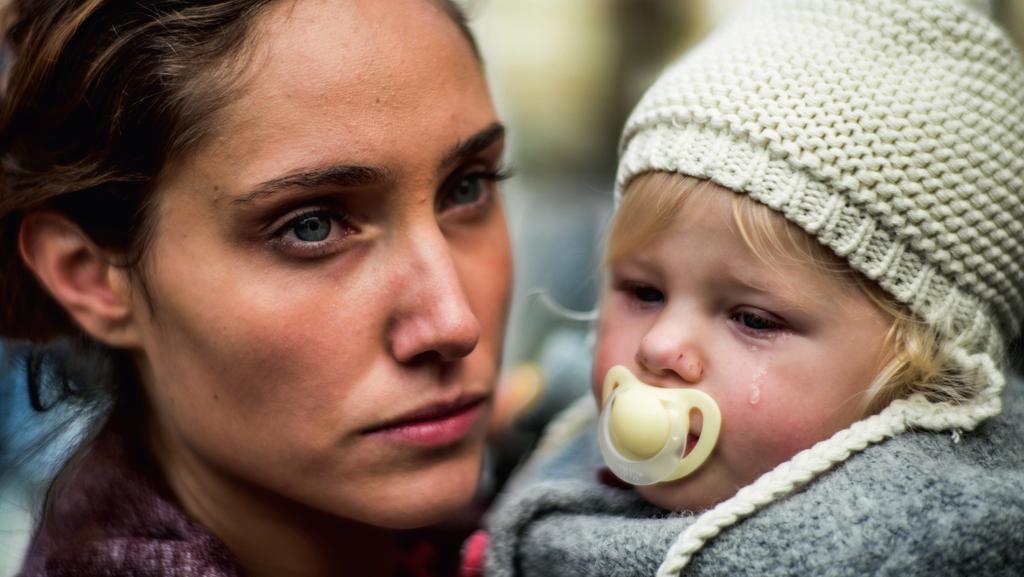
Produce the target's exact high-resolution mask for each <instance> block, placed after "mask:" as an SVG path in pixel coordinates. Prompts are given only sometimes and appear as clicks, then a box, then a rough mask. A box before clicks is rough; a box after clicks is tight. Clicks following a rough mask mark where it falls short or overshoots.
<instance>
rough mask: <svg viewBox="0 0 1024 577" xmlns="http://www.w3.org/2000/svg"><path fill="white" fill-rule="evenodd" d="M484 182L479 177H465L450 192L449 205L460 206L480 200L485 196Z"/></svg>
mask: <svg viewBox="0 0 1024 577" xmlns="http://www.w3.org/2000/svg"><path fill="white" fill-rule="evenodd" d="M483 194H484V191H483V183H481V182H480V179H479V178H464V179H462V180H460V181H459V183H458V184H456V185H455V188H454V189H452V191H451V193H449V194H448V198H447V201H448V205H449V206H459V205H470V204H474V203H476V202H477V201H479V200H480V197H481V196H483Z"/></svg>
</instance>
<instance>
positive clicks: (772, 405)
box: [593, 187, 890, 511]
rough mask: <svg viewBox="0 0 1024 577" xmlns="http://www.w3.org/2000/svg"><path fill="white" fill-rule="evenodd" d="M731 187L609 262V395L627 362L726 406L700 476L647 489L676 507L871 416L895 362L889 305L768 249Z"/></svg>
mask: <svg viewBox="0 0 1024 577" xmlns="http://www.w3.org/2000/svg"><path fill="white" fill-rule="evenodd" d="M732 194H733V193H732V192H730V191H728V190H726V189H721V188H717V187H714V188H712V189H710V190H708V189H705V190H704V191H701V193H700V197H693V198H691V199H688V200H687V201H686V202H685V204H684V206H683V207H682V210H680V211H679V214H678V215H677V216H676V217H675V220H674V221H673V222H672V225H671V226H670V227H669V228H668V229H666V230H665V231H663V232H661V233H659V234H657V235H656V236H655V237H654V238H652V239H651V241H650V242H649V243H647V244H646V245H645V246H643V247H641V248H640V249H639V250H636V251H634V252H632V253H629V254H626V255H625V256H624V257H623V258H620V259H618V260H617V261H616V262H613V263H611V264H610V265H609V273H610V274H609V281H608V282H609V285H608V286H607V287H606V290H605V295H604V298H603V300H602V303H601V318H600V325H599V329H598V342H597V354H596V357H595V360H594V377H593V385H594V393H595V395H596V396H597V397H598V402H600V394H601V392H600V385H601V382H602V379H603V378H604V375H605V373H606V372H607V371H608V369H609V368H611V367H613V366H615V365H619V364H621V365H625V366H626V367H628V368H629V369H631V370H632V371H633V372H634V373H635V374H636V376H637V377H639V378H640V379H641V380H643V381H644V382H646V383H648V384H650V385H655V386H661V387H697V388H699V389H700V390H703V391H704V392H706V393H708V394H709V395H711V396H712V397H713V398H714V399H715V401H716V402H717V403H718V405H719V407H720V409H721V412H722V431H721V435H720V437H719V440H718V444H717V445H716V448H715V450H714V452H713V453H712V454H711V457H710V458H709V459H708V460H707V461H706V462H705V463H704V465H703V466H702V467H701V468H700V469H698V470H697V472H695V473H693V474H692V475H690V476H688V477H685V478H683V479H680V480H678V481H673V482H669V483H661V484H656V485H650V486H644V487H638V488H637V490H638V491H639V492H640V494H641V495H642V496H643V497H644V498H646V499H647V500H648V501H650V502H651V503H653V504H655V505H658V506H660V507H663V508H666V509H672V510H687V511H700V510H703V509H707V508H709V507H712V506H714V505H715V504H717V503H719V502H721V501H723V500H725V499H727V498H729V497H731V496H732V495H733V494H735V493H736V491H737V490H738V489H739V488H740V487H742V486H744V485H747V484H749V483H751V482H752V481H754V480H755V479H756V478H757V477H758V476H760V475H761V474H762V473H765V472H767V471H769V470H771V469H772V468H774V467H775V466H776V465H778V464H779V463H782V462H783V461H786V460H788V459H789V458H790V457H792V456H793V455H794V454H796V453H797V452H799V451H801V450H803V449H806V448H808V447H810V446H812V445H813V444H814V443H816V442H818V441H821V440H823V439H826V438H828V437H829V436H831V435H832V434H833V433H835V432H837V431H839V430H841V429H843V428H845V427H847V426H849V425H850V424H851V423H853V422H854V421H856V420H858V419H859V418H861V417H862V416H863V414H864V410H865V404H866V403H865V401H866V399H865V392H866V390H867V388H868V386H869V385H870V383H871V381H872V380H873V378H874V377H875V375H876V374H877V372H878V371H879V369H880V368H881V365H882V364H883V362H884V360H885V355H884V350H883V349H884V345H883V343H884V340H885V335H886V332H887V330H888V328H889V325H890V320H889V318H888V317H887V316H886V315H885V313H883V312H882V311H881V310H879V309H878V308H877V307H876V306H875V305H874V304H873V303H872V302H871V300H870V299H869V298H868V297H866V296H865V295H864V294H863V293H862V292H861V291H859V290H858V289H857V288H856V287H855V286H854V284H853V282H852V281H849V280H843V279H841V277H838V276H833V275H831V274H829V273H825V272H822V271H821V270H819V269H815V268H814V267H813V265H811V264H805V263H803V262H789V261H786V262H785V263H781V264H780V263H773V264H768V263H766V262H764V261H763V260H762V259H760V258H758V257H757V256H756V255H755V254H754V253H753V252H752V251H751V250H750V248H749V247H748V245H747V244H746V243H745V242H744V240H743V238H742V236H741V235H740V233H739V231H738V230H737V227H736V224H735V222H734V220H733V215H732V202H731V196H732ZM777 218H780V219H781V217H777ZM695 415H696V414H695ZM699 423H700V417H698V416H695V417H694V418H693V423H691V427H692V428H693V429H694V430H695V429H696V427H699ZM691 444H692V443H691Z"/></svg>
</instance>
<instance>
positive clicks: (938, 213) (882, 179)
mask: <svg viewBox="0 0 1024 577" xmlns="http://www.w3.org/2000/svg"><path fill="white" fill-rule="evenodd" d="M741 10H742V12H741V13H740V14H739V15H737V16H736V17H735V18H734V19H733V20H732V21H731V22H730V23H729V24H727V25H726V26H725V27H724V28H723V29H721V30H719V31H718V32H717V33H716V34H714V35H713V36H712V37H711V38H710V39H709V40H707V41H705V42H704V43H703V44H702V45H701V46H700V47H699V48H698V49H696V50H695V51H693V52H692V53H691V54H690V55H688V56H686V57H684V58H683V59H682V60H681V61H680V62H679V63H677V64H676V65H675V66H673V67H671V68H670V69H669V70H668V71H666V72H665V73H664V74H663V75H662V77H661V78H660V79H659V80H658V81H657V83H655V85H654V86H653V87H652V88H651V89H650V90H649V91H648V92H647V94H646V95H645V96H644V98H643V99H642V101H641V102H640V104H639V105H638V107H637V109H636V110H635V111H634V113H633V115H632V116H631V118H630V120H629V122H628V123H627V126H626V129H625V134H624V136H623V141H622V157H621V160H620V166H619V176H618V184H617V194H618V198H617V200H618V205H617V212H616V214H615V217H614V220H613V222H612V225H611V229H610V232H609V234H608V239H607V247H606V254H605V265H606V272H607V274H606V277H607V282H606V286H605V288H604V292H603V296H602V299H601V304H600V311H599V312H600V317H599V319H600V320H599V324H598V329H597V344H596V350H595V355H594V363H593V369H594V370H593V389H594V397H595V398H596V401H597V403H596V406H597V407H598V408H599V410H600V411H599V415H595V411H594V409H593V407H594V406H595V403H594V402H593V401H592V400H587V401H586V404H578V405H576V406H574V407H572V408H570V409H569V411H567V413H566V414H565V415H564V416H563V417H562V418H560V419H559V420H558V421H556V422H555V423H554V424H553V425H552V426H551V428H550V430H549V433H548V435H547V438H546V440H545V441H544V442H542V445H541V447H540V449H539V450H538V452H537V454H536V455H535V456H534V457H533V459H532V462H531V463H529V464H528V465H527V467H526V468H525V470H524V471H523V472H522V473H521V474H520V476H519V477H518V478H517V479H516V480H515V481H514V482H513V483H512V488H511V489H510V491H509V492H508V493H507V494H506V495H505V497H504V498H503V500H502V501H501V504H500V505H499V507H498V510H497V513H496V514H495V516H494V517H493V519H492V524H491V544H490V549H489V552H488V555H487V561H486V563H487V574H488V575H492V576H495V577H498V576H506V575H524V576H525V577H535V576H539V575H560V576H565V575H603V576H608V575H623V576H625V575H653V574H655V572H656V571H657V574H658V575H677V574H680V572H683V573H685V574H686V575H738V574H750V575H811V574H829V575H862V574H876V575H877V574H885V575H890V574H899V575H901V577H906V576H911V575H919V574H920V575H935V574H953V575H961V574H984V575H996V574H1007V575H1009V574H1020V572H1024V528H1022V524H1021V519H1024V490H1022V489H1024V451H1021V449H1020V446H1021V442H1022V440H1024V395H1022V391H1021V386H1020V383H1019V382H1013V383H1012V384H1011V386H1009V387H1007V386H1006V385H1007V379H1006V377H1005V375H1004V373H1003V369H1002V367H1003V357H1004V354H1005V348H1006V343H1007V342H1009V341H1010V340H1011V339H1012V338H1013V337H1014V336H1015V335H1016V334H1017V332H1018V329H1019V327H1020V323H1021V316H1022V312H1024V268H1022V267H1024V225H1022V221H1024V100H1022V99H1024V64H1022V62H1021V59H1020V56H1019V54H1018V53H1017V52H1016V51H1015V50H1014V49H1013V47H1012V46H1011V45H1010V42H1009V41H1008V40H1007V39H1006V37H1005V36H1004V35H1003V34H1002V33H1001V32H1000V31H999V30H998V29H997V28H996V27H995V25H994V24H992V23H991V21H990V20H989V19H988V18H987V17H986V16H985V15H983V14H982V13H980V12H978V11H977V9H976V8H972V7H968V6H966V5H964V4H962V3H958V2H954V1H953V0H845V1H839V0H829V1H825V0H765V1H760V2H751V3H750V5H749V6H747V7H745V8H742V9H741ZM602 463H603V464H605V465H607V467H608V468H610V469H611V471H612V472H613V473H614V474H615V475H616V476H617V477H619V478H620V479H622V481H620V482H612V481H610V480H609V478H608V476H607V475H598V476H597V477H598V479H603V481H601V480H597V479H595V475H594V471H595V470H597V469H598V468H599V467H600V466H601V465H602ZM666 510H667V511H672V512H676V513H677V514H671V515H667V514H666V513H665V511H666ZM726 529H728V530H726Z"/></svg>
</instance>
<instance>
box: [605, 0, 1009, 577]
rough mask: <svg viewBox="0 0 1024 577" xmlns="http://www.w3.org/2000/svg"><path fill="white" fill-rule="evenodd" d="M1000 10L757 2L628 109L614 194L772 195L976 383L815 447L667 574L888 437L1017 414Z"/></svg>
mask: <svg viewBox="0 0 1024 577" xmlns="http://www.w3.org/2000/svg"><path fill="white" fill-rule="evenodd" d="M987 4H988V3H987V2H984V1H981V0H974V1H970V2H968V1H967V0H963V1H960V2H958V1H955V0H747V4H746V5H745V6H743V7H741V8H740V9H739V10H738V11H737V14H735V15H734V17H733V18H732V19H731V20H730V21H728V22H727V23H726V24H725V25H723V26H722V27H720V28H719V29H718V30H717V31H716V32H714V33H713V34H712V36H710V37H709V38H708V39H706V40H705V41H704V42H703V43H701V44H700V45H699V46H698V47H697V48H695V49H694V50H692V51H690V52H689V53H688V54H687V55H685V56H684V57H683V58H682V59H680V60H679V61H678V62H677V63H676V64H674V65H673V66H671V67H670V68H669V69H667V70H666V71H665V72H664V73H663V74H662V76H661V77H660V78H659V80H658V81H657V82H656V83H655V84H654V86H652V87H651V88H650V89H649V90H648V92H647V93H646V94H645V95H644V97H643V98H642V100H641V101H640V103H639V104H638V105H637V107H636V109H635V110H634V112H633V113H632V115H631V116H630V118H629V120H628V122H627V124H626V128H625V132H624V134H623V139H622V143H621V159H620V163H619V173H618V177H617V182H616V198H617V199H618V198H619V196H620V195H621V194H622V193H623V191H624V190H626V188H627V186H628V185H629V183H630V181H631V180H632V179H633V178H634V177H635V176H637V175H639V174H642V173H645V172H650V171H665V172H676V173H682V174H686V175H690V176H694V177H698V178H705V179H709V180H711V181H714V182H716V183H718V184H720V185H722V186H724V187H726V188H729V189H732V190H734V191H736V192H738V193H741V194H746V195H748V196H749V197H750V198H752V199H754V200H756V201H758V202H760V203H762V204H764V205H767V206H768V207H770V208H772V209H773V210H775V211H777V212H778V213H780V214H781V215H783V216H784V217H785V218H786V219H787V220H789V221H790V222H792V223H794V224H796V225H797V226H799V227H800V228H801V229H803V230H804V231H806V232H807V233H809V234H811V235H812V236H814V237H815V238H816V239H817V240H818V241H819V242H821V243H822V244H824V245H825V246H827V247H829V248H830V249H831V250H832V251H833V252H835V253H836V254H837V255H839V256H840V257H842V258H844V259H845V260H846V261H848V262H849V264H850V266H852V267H853V268H854V269H856V270H858V271H860V272H861V273H863V274H864V275H866V276H867V277H868V278H870V279H872V280H874V281H875V282H877V283H878V285H879V286H881V287H882V288H883V289H884V290H886V291H887V292H888V293H890V294H891V295H892V296H894V297H895V298H896V299H897V300H899V301H900V302H902V303H905V304H906V305H907V306H908V307H909V308H910V310H912V311H913V312H914V313H916V314H917V315H919V316H920V317H921V318H922V319H924V320H925V321H926V322H928V323H930V324H932V325H933V326H935V327H937V328H938V329H939V331H940V332H941V334H942V335H943V337H944V339H945V341H944V342H943V346H944V347H945V348H946V350H947V352H948V353H949V354H950V355H951V356H952V358H953V359H954V360H955V361H956V362H957V363H958V364H959V365H960V366H961V367H962V368H964V369H965V370H966V371H967V373H968V374H971V375H974V376H975V384H976V385H977V387H978V390H979V394H978V395H977V396H975V397H974V398H972V399H971V400H970V401H968V402H967V403H964V404H961V405H952V404H945V403H932V402H929V401H928V400H927V399H925V398H924V397H921V396H914V397H911V398H909V399H903V400H897V401H894V402H893V403H892V404H891V405H890V406H889V407H887V408H886V409H885V410H883V411H882V412H881V413H879V414H877V415H873V416H871V417H868V418H866V419H864V420H862V421H859V422H857V423H855V424H854V425H853V426H851V427H850V428H848V429H845V430H843V431H840V432H839V433H837V434H836V435H835V436H834V437H832V438H830V439H827V440H825V441H822V442H821V443H819V444H818V445H815V446H814V447H812V448H810V449H808V450H806V451H803V452H802V453H799V454H798V455H796V456H795V457H794V458H793V459H791V460H790V461H787V462H785V463H782V464H781V465H779V466H778V467H777V468H776V469H775V470H773V471H770V472H769V473H766V474H765V475H764V476H763V477H761V478H760V479H758V480H757V481H756V482H755V483H754V484H752V485H750V486H747V487H744V488H743V489H741V490H740V491H739V493H737V495H736V496H735V497H733V498H731V499H729V500H727V501H725V502H723V503H721V504H719V505H718V506H716V507H715V508H713V509H712V510H710V511H708V512H706V513H704V514H703V515H702V516H701V518H700V519H699V520H698V521H697V522H696V523H695V524H694V525H692V526H691V527H690V528H689V529H688V530H687V531H686V532H684V534H683V535H681V536H680V538H679V540H678V541H677V542H676V544H675V545H673V547H672V549H671V550H670V551H669V553H668V554H667V556H666V560H665V562H664V564H663V565H662V567H661V569H660V570H659V575H674V574H676V573H677V572H678V571H679V570H680V569H681V568H682V567H683V566H685V565H686V563H687V562H688V561H689V559H690V558H691V556H692V555H694V554H695V553H696V552H697V551H698V550H699V549H700V548H701V547H702V546H703V543H704V542H705V541H706V540H708V539H711V538H713V537H714V536H715V535H716V534H718V532H719V531H721V530H723V529H724V528H725V527H728V526H729V525H731V524H733V523H735V522H737V521H738V520H739V519H742V518H743V517H745V516H747V515H751V514H753V513H754V512H755V511H757V510H758V509H759V508H761V507H764V506H767V505H768V504H770V503H771V502H772V501H774V500H776V499H778V498H780V497H781V496H783V495H785V494H788V493H789V492H791V491H794V490H796V489H797V488H799V487H800V486H801V485H803V484H805V483H808V482H810V481H811V480H812V479H813V478H814V477H815V476H817V475H818V474H820V473H822V472H824V471H826V470H828V469H829V468H830V467H832V466H834V465H836V464H837V463H840V462H842V461H844V460H845V459H847V458H848V457H849V456H850V455H851V454H852V453H855V452H857V451H860V450H862V449H864V448H865V447H866V446H868V445H870V444H872V443H877V442H880V441H882V440H884V439H886V438H888V437H892V436H895V435H898V434H900V433H902V432H903V431H905V430H907V429H909V428H924V429H931V430H949V429H951V430H953V431H954V435H957V434H959V430H970V429H973V428H974V427H976V426H977V425H978V424H979V423H980V422H981V421H983V420H984V419H986V418H989V417H991V416H993V415H995V414H997V413H998V412H999V411H1000V409H1001V403H1000V393H1001V392H1002V389H1003V387H1004V385H1005V377H1004V375H1003V373H1002V370H1001V359H1002V356H1003V354H1004V353H1005V348H1006V344H1007V343H1008V342H1009V341H1010V340H1011V339H1012V338H1013V337H1014V336H1015V335H1016V334H1017V332H1018V330H1019V328H1020V324H1021V317H1022V314H1024V62H1022V60H1021V56H1020V53H1019V52H1017V50H1016V49H1015V47H1014V46H1013V45H1012V43H1011V41H1010V40H1009V39H1008V37H1007V36H1006V35H1005V33H1004V32H1003V31H1002V30H1001V29H1000V28H999V27H998V26H996V25H995V24H994V23H993V21H992V20H991V17H990V15H988V14H986V13H985V6H986V5H987ZM823 385H827V383H823Z"/></svg>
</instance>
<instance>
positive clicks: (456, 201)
mask: <svg viewBox="0 0 1024 577" xmlns="http://www.w3.org/2000/svg"><path fill="white" fill-rule="evenodd" d="M510 176H511V173H510V172H509V171H507V170H497V171H491V170H486V171H477V172H471V173H468V174H464V175H462V176H460V177H459V178H458V180H454V181H452V182H453V184H452V185H451V186H450V187H448V188H447V189H445V190H444V192H443V194H442V196H441V198H440V200H439V201H438V210H439V211H440V212H446V211H459V212H461V211H463V210H469V211H470V212H469V213H467V214H476V213H475V212H474V209H475V210H477V211H480V212H481V213H482V212H483V211H485V209H486V208H487V207H488V206H490V205H491V202H490V201H491V200H492V199H493V198H494V194H495V193H494V184H496V183H498V182H501V181H503V180H506V179H508V178H509V177H510Z"/></svg>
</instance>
